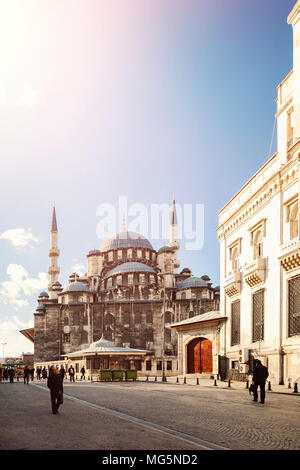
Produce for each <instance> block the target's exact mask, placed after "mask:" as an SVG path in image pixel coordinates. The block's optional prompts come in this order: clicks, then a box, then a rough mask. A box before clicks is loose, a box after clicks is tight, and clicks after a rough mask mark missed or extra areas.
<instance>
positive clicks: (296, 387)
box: [293, 382, 298, 393]
mask: <svg viewBox="0 0 300 470" xmlns="http://www.w3.org/2000/svg"><path fill="white" fill-rule="evenodd" d="M293 393H298V384H297V382H295V383H294V391H293Z"/></svg>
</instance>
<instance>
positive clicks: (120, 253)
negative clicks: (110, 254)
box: [118, 250, 122, 259]
mask: <svg viewBox="0 0 300 470" xmlns="http://www.w3.org/2000/svg"><path fill="white" fill-rule="evenodd" d="M118 259H122V250H118Z"/></svg>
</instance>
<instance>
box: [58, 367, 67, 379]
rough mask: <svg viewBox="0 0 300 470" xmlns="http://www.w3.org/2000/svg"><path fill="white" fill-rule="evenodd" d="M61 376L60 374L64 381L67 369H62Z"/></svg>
mask: <svg viewBox="0 0 300 470" xmlns="http://www.w3.org/2000/svg"><path fill="white" fill-rule="evenodd" d="M59 374H60V376H61V378H62V379H63V378H64V376H65V375H66V371H65V369H64V368H62V369H60V371H59Z"/></svg>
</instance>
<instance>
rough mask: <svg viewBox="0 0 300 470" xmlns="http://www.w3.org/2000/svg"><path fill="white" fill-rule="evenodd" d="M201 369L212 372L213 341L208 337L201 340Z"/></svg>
mask: <svg viewBox="0 0 300 470" xmlns="http://www.w3.org/2000/svg"><path fill="white" fill-rule="evenodd" d="M200 349H201V350H200V358H201V359H200V360H201V365H200V369H201V372H203V373H211V372H212V343H211V341H209V340H208V339H202V340H201V341H200Z"/></svg>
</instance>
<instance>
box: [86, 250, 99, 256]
mask: <svg viewBox="0 0 300 470" xmlns="http://www.w3.org/2000/svg"><path fill="white" fill-rule="evenodd" d="M90 255H101V251H100V250H96V249H95V250H90V251H89V253H88V256H90Z"/></svg>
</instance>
